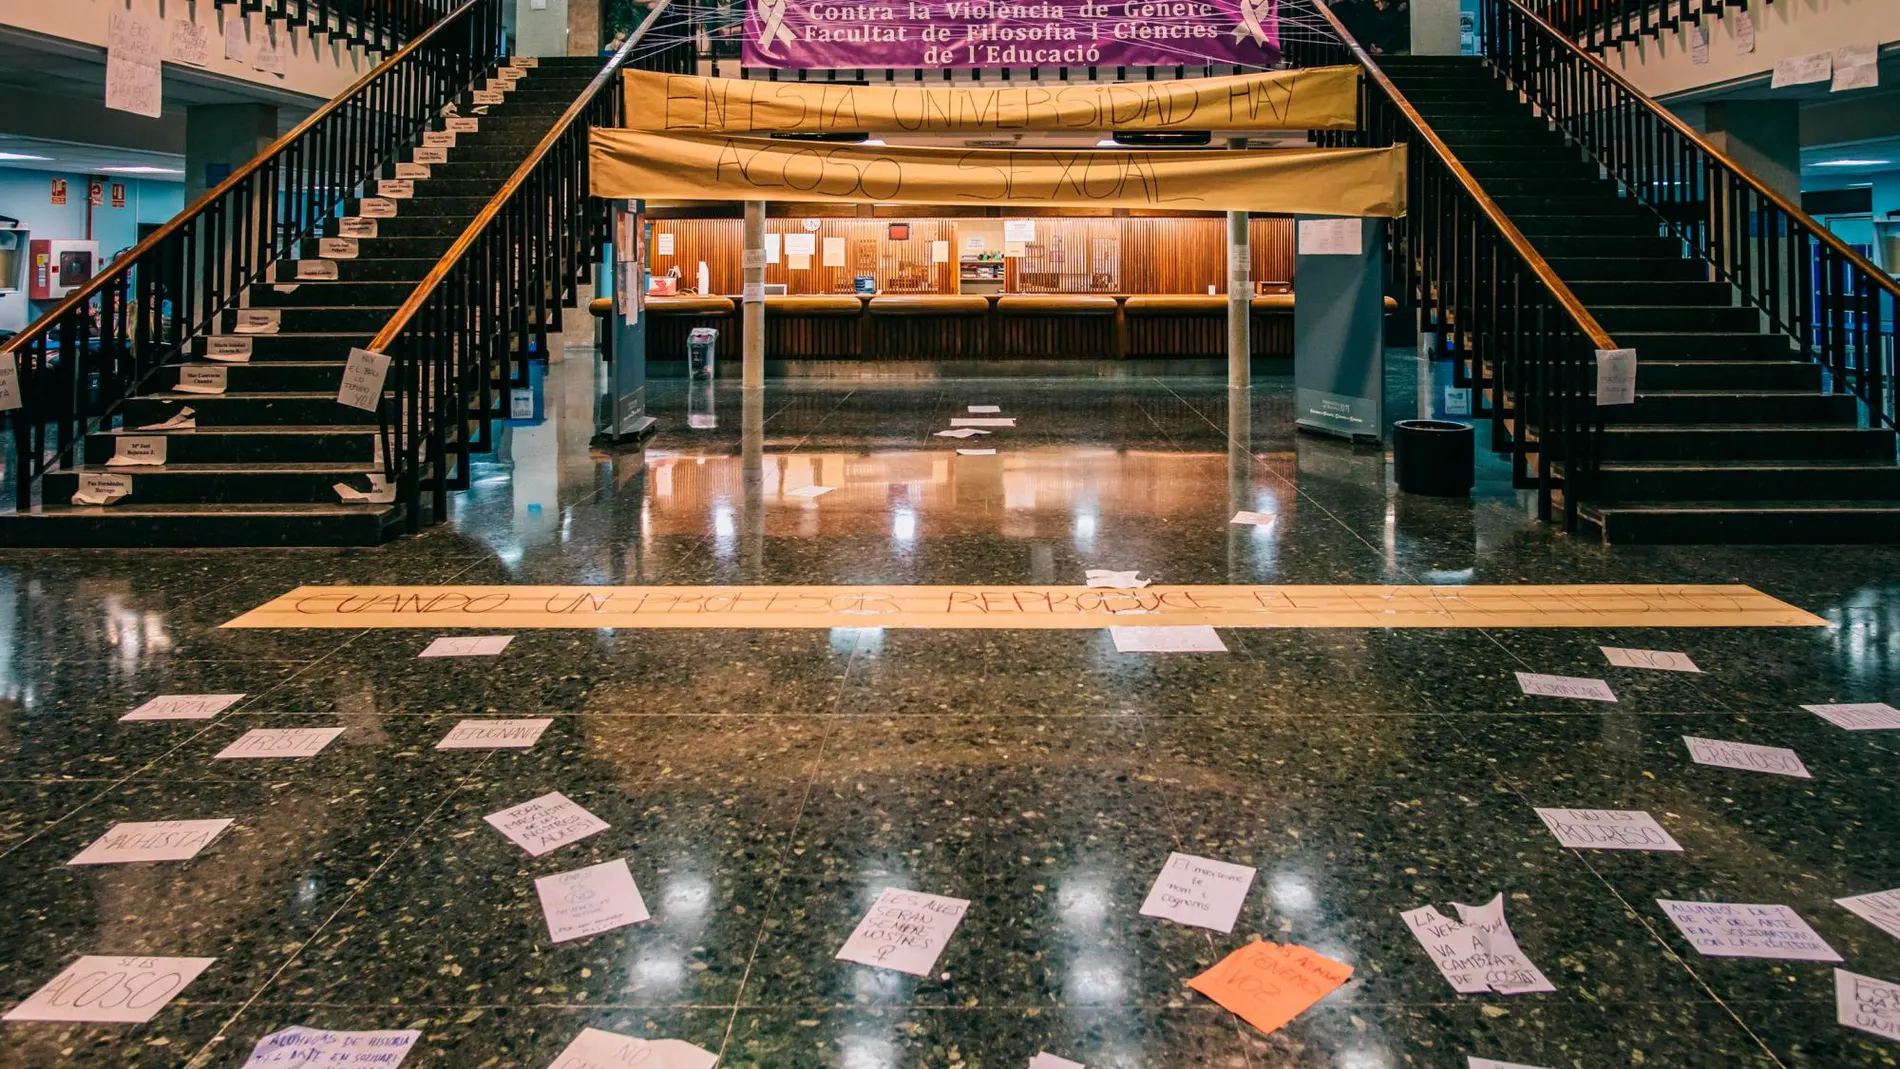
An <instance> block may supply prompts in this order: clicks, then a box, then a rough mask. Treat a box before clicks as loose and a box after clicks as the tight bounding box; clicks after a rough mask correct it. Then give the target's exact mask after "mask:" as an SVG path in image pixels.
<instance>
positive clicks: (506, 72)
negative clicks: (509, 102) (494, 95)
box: [495, 66, 528, 82]
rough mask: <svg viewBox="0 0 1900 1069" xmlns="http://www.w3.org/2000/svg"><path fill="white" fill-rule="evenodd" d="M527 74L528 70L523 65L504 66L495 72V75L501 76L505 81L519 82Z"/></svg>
mask: <svg viewBox="0 0 1900 1069" xmlns="http://www.w3.org/2000/svg"><path fill="white" fill-rule="evenodd" d="M527 76H528V72H527V71H526V70H524V69H523V68H521V67H513V66H509V67H503V68H502V69H500V70H498V71H496V72H495V77H497V78H500V79H501V80H502V81H504V82H518V81H520V80H521V79H523V78H526V77H527Z"/></svg>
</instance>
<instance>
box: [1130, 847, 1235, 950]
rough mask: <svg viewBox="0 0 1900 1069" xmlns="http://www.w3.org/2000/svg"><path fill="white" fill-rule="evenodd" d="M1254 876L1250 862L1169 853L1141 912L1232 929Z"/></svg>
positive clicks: (1214, 928) (1201, 924) (1207, 926)
mask: <svg viewBox="0 0 1900 1069" xmlns="http://www.w3.org/2000/svg"><path fill="white" fill-rule="evenodd" d="M1253 877H1254V870H1253V869H1251V868H1249V867H1248V866H1246V865H1234V864H1230V863H1229V862H1226V861H1215V860H1213V859H1212V858H1205V857H1195V856H1194V855H1192V854H1181V853H1174V854H1169V855H1168V860H1167V863H1166V864H1164V865H1162V866H1161V874H1160V875H1158V876H1156V877H1155V882H1154V886H1153V887H1150V888H1149V889H1148V897H1147V899H1146V900H1144V901H1143V902H1142V903H1141V915H1142V916H1144V917H1162V918H1165V919H1167V920H1171V921H1176V922H1178V923H1181V924H1187V925H1192V926H1193V927H1196V928H1211V929H1213V930H1214V931H1217V932H1232V931H1233V930H1234V920H1235V918H1237V917H1239V916H1240V907H1241V906H1242V905H1243V904H1244V903H1245V902H1246V901H1247V891H1248V890H1249V889H1250V888H1251V887H1252V886H1253Z"/></svg>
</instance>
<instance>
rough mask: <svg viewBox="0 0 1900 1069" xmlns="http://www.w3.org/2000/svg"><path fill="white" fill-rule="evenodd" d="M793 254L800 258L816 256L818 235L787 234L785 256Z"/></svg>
mask: <svg viewBox="0 0 1900 1069" xmlns="http://www.w3.org/2000/svg"><path fill="white" fill-rule="evenodd" d="M794 253H796V254H798V255H801V256H815V255H817V254H818V235H816V234H787V235H785V255H787V256H790V255H793V254H794Z"/></svg>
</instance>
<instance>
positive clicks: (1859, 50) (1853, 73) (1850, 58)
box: [1828, 44, 1880, 93]
mask: <svg viewBox="0 0 1900 1069" xmlns="http://www.w3.org/2000/svg"><path fill="white" fill-rule="evenodd" d="M1879 84H1880V46H1879V45H1877V44H1869V45H1850V46H1848V47H1846V48H1837V49H1835V50H1834V82H1833V84H1832V85H1830V86H1829V87H1828V92H1830V93H1845V92H1847V91H1848V90H1850V89H1872V88H1874V87H1876V86H1878V85H1879Z"/></svg>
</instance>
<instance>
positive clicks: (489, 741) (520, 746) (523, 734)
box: [435, 716, 554, 750]
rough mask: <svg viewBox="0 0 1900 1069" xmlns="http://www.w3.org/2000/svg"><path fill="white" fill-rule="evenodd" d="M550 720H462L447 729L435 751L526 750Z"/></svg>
mask: <svg viewBox="0 0 1900 1069" xmlns="http://www.w3.org/2000/svg"><path fill="white" fill-rule="evenodd" d="M552 723H554V718H553V717H551V716H543V717H534V718H531V719H524V720H500V719H481V720H464V721H462V722H461V723H459V724H457V725H455V726H454V727H452V728H450V729H449V733H448V734H447V735H444V736H442V741H441V742H438V743H436V744H435V748H436V749H438V750H526V749H528V748H530V747H532V746H533V745H534V744H535V743H537V742H539V741H540V740H541V733H542V732H544V731H546V730H547V729H548V725H550V724H552Z"/></svg>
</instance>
